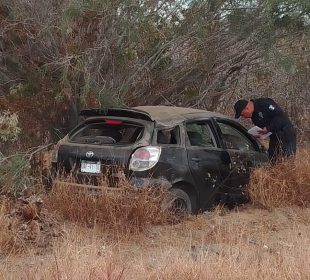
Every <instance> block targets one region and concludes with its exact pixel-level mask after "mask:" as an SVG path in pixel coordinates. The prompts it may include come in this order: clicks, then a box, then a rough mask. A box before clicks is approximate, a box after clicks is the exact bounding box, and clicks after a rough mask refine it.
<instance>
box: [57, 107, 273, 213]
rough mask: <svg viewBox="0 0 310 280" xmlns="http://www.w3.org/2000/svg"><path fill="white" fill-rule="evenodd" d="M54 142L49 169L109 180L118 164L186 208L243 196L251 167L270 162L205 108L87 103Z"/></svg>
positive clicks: (85, 179) (235, 126) (233, 125)
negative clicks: (99, 106)
mask: <svg viewBox="0 0 310 280" xmlns="http://www.w3.org/2000/svg"><path fill="white" fill-rule="evenodd" d="M80 115H81V117H82V118H83V121H82V122H81V123H80V124H79V125H78V126H77V127H76V128H74V129H73V130H72V131H71V132H70V133H69V134H68V135H67V136H66V137H65V138H63V139H62V140H61V141H59V143H58V144H57V145H56V148H55V151H54V155H53V162H52V168H53V173H55V172H57V171H59V170H62V171H63V172H64V173H65V174H74V175H75V176H76V178H77V180H78V181H79V182H81V183H83V184H85V183H86V184H89V185H90V186H93V187H96V186H97V187H98V185H100V180H99V178H102V176H104V177H105V178H107V180H106V182H107V187H108V188H115V187H116V184H114V182H115V181H116V180H117V179H118V177H119V176H120V172H118V171H117V172H116V170H122V171H123V174H124V176H125V178H126V180H129V181H130V183H131V185H132V186H134V187H136V188H144V187H147V186H162V187H165V188H167V189H169V191H170V192H171V194H172V195H173V197H174V203H175V205H176V207H178V208H180V209H184V210H186V211H188V212H190V213H197V212H198V211H199V210H205V209H209V208H210V207H212V206H213V205H214V203H215V202H217V201H224V202H225V201H240V198H241V197H243V198H244V197H246V185H247V184H248V182H249V176H250V171H251V169H252V168H254V167H256V166H260V165H265V164H267V163H268V156H267V154H266V152H265V150H264V148H263V147H262V146H261V144H260V143H259V142H258V141H257V140H256V139H255V138H254V137H252V136H251V135H249V134H248V133H247V130H246V129H245V128H244V127H243V126H242V125H240V124H239V123H238V122H236V121H235V120H233V119H230V118H229V117H227V116H224V115H221V114H219V113H214V112H208V111H204V110H198V109H191V108H182V107H169V106H140V107H134V108H126V109H125V108H109V109H90V110H83V111H82V112H81V114H80ZM77 185H78V184H77Z"/></svg>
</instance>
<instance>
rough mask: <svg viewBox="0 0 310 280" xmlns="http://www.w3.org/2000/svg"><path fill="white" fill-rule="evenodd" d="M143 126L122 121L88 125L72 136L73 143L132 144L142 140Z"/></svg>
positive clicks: (106, 121)
mask: <svg viewBox="0 0 310 280" xmlns="http://www.w3.org/2000/svg"><path fill="white" fill-rule="evenodd" d="M142 133H143V126H142V125H137V124H133V123H129V122H124V121H120V120H112V119H111V120H102V121H97V122H92V123H86V124H85V125H84V126H83V127H81V128H80V129H79V130H78V131H76V132H75V133H74V134H72V135H71V136H70V137H69V139H70V141H71V142H76V143H83V144H95V145H96V144H97V145H105V144H110V145H113V144H118V145H121V144H132V143H135V142H136V141H137V140H138V139H140V138H141V136H142Z"/></svg>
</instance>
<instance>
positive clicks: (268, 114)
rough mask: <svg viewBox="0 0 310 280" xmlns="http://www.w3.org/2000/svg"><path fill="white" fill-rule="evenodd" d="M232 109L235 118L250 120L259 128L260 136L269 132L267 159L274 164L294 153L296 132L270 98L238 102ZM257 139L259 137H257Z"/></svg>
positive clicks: (286, 116) (285, 115) (287, 118)
mask: <svg viewBox="0 0 310 280" xmlns="http://www.w3.org/2000/svg"><path fill="white" fill-rule="evenodd" d="M234 109H235V112H236V115H235V118H240V116H242V117H244V118H251V119H252V122H253V123H254V125H256V126H258V127H260V128H261V130H260V131H259V132H258V133H259V134H260V135H263V134H266V133H268V132H271V133H272V134H271V135H270V141H269V149H268V154H269V159H270V160H271V161H272V162H276V161H278V160H280V159H282V158H286V157H290V156H292V155H294V154H295V153H296V131H295V128H294V126H293V124H292V123H291V121H290V119H289V117H288V115H287V114H286V113H285V112H284V111H283V110H282V108H281V107H280V106H279V105H278V104H277V103H276V102H275V101H274V100H273V99H271V98H258V99H251V100H244V99H241V100H238V101H237V102H236V103H235V105H234ZM258 138H259V136H258Z"/></svg>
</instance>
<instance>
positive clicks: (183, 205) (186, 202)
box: [168, 188, 196, 214]
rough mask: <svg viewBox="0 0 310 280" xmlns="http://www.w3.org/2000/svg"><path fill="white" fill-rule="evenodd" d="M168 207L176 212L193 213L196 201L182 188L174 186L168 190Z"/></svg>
mask: <svg viewBox="0 0 310 280" xmlns="http://www.w3.org/2000/svg"><path fill="white" fill-rule="evenodd" d="M168 205H169V206H168V207H169V208H170V209H171V210H172V211H173V212H175V213H176V214H194V213H195V212H196V203H195V202H194V201H193V200H192V199H191V197H190V196H189V195H188V194H187V193H186V192H185V191H183V190H182V189H179V188H174V189H171V190H170V197H169V202H168Z"/></svg>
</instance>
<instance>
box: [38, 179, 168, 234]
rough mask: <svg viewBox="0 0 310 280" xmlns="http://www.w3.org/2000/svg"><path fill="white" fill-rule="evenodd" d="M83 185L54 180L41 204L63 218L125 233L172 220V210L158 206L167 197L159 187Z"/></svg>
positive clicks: (139, 230) (165, 192)
mask: <svg viewBox="0 0 310 280" xmlns="http://www.w3.org/2000/svg"><path fill="white" fill-rule="evenodd" d="M83 187H84V188H83ZM83 187H81V186H79V187H77V186H75V185H73V186H72V185H71V183H68V182H61V183H57V184H56V185H55V186H54V188H53V190H52V191H51V192H50V193H49V194H48V195H47V196H46V197H45V199H44V201H45V207H46V208H47V209H48V211H50V212H53V213H55V214H56V215H58V216H59V217H60V218H61V219H64V220H66V221H71V222H75V223H78V224H81V225H86V226H90V227H93V226H95V225H99V226H102V227H103V228H105V229H109V230H114V231H117V232H118V233H123V234H125V235H126V234H127V233H133V232H141V231H143V230H144V229H145V228H147V227H148V226H150V225H158V224H167V223H170V222H172V221H173V215H172V213H171V212H170V211H169V210H168V209H165V208H163V207H162V202H163V201H164V199H165V198H166V197H167V191H165V190H163V189H158V188H145V189H142V190H133V189H132V187H131V186H130V185H129V183H127V185H126V184H123V185H122V186H121V187H120V188H104V187H103V188H102V189H100V190H90V189H88V188H87V186H83Z"/></svg>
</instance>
